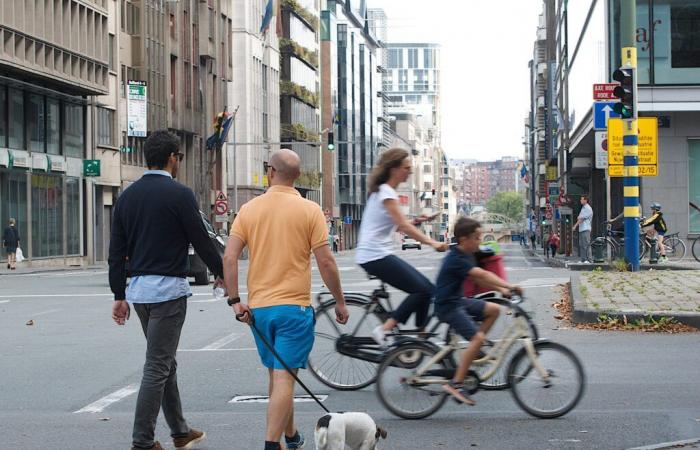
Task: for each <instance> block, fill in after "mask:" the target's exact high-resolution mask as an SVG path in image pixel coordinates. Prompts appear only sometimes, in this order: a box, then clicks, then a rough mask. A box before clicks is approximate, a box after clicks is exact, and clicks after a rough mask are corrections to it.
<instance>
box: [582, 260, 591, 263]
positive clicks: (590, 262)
mask: <svg viewBox="0 0 700 450" xmlns="http://www.w3.org/2000/svg"><path fill="white" fill-rule="evenodd" d="M583 263H584V264H590V263H591V262H590V261H588V260H586V261H584V262H583Z"/></svg>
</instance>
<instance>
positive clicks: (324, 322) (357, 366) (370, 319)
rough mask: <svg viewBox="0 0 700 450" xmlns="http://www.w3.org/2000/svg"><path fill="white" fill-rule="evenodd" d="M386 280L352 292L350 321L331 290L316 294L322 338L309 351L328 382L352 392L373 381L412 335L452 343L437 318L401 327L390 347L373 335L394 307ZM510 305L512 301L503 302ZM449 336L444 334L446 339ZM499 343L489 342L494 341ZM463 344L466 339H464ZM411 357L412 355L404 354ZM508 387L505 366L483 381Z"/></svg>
mask: <svg viewBox="0 0 700 450" xmlns="http://www.w3.org/2000/svg"><path fill="white" fill-rule="evenodd" d="M389 297H390V296H389V293H388V292H387V290H386V286H385V284H384V283H380V286H379V288H377V289H375V290H374V291H372V293H371V294H370V295H367V294H362V293H357V292H348V293H346V294H345V303H346V306H347V308H348V312H349V313H350V318H349V320H348V323H347V324H345V325H339V324H338V323H337V322H336V321H335V299H334V298H333V296H332V295H331V293H330V292H322V293H320V294H318V296H317V297H316V301H317V303H318V305H317V306H316V310H315V316H316V340H315V342H314V347H313V349H312V350H311V354H310V355H309V361H308V367H309V371H310V372H311V373H312V374H313V375H314V376H315V377H316V378H317V379H318V380H319V381H320V382H321V383H323V384H325V385H326V386H329V387H331V388H333V389H337V390H344V391H351V390H356V389H361V388H364V387H366V386H369V385H371V384H372V383H374V382H375V381H376V378H377V367H378V365H379V364H380V363H381V362H382V360H383V359H384V357H385V355H386V352H387V351H390V350H391V349H392V348H395V347H396V346H398V345H400V344H401V343H402V342H404V341H406V340H409V339H413V340H416V339H421V340H424V341H431V340H432V341H435V342H436V345H443V344H444V343H446V342H450V341H452V337H451V336H452V334H453V333H452V332H451V330H449V329H448V327H447V326H446V325H444V324H442V323H441V322H440V321H439V320H437V319H435V318H433V317H431V321H430V323H429V325H430V326H429V327H427V328H426V331H423V330H417V329H406V328H402V329H398V330H395V331H394V332H392V333H389V334H388V336H389V337H390V338H391V339H392V341H393V343H392V345H391V346H390V347H389V348H384V347H382V346H380V345H379V344H378V343H377V342H376V341H375V340H374V339H373V338H372V330H373V329H374V328H375V327H377V326H379V325H381V324H383V323H384V322H385V321H386V320H387V319H388V318H389V315H390V314H391V311H392V310H393V308H392V306H391V302H390V298H389ZM496 297H498V294H496V293H495V292H487V293H484V294H481V295H479V296H477V298H480V299H484V300H486V299H491V298H496ZM503 305H504V306H507V305H508V304H506V303H503ZM514 317H515V314H514V313H513V310H512V309H510V308H506V310H505V312H504V313H503V314H501V318H499V319H498V320H497V321H496V323H495V324H494V326H493V327H492V329H491V331H490V332H489V336H500V335H501V334H502V331H503V330H505V329H506V328H507V327H508V326H509V325H510V322H511V321H512V319H513V318H514ZM529 327H530V328H529V329H530V336H531V337H532V338H533V339H534V340H537V337H538V332H537V328H536V326H535V324H534V322H532V321H529ZM443 336H444V338H443ZM496 342H498V341H497V340H496V341H493V340H492V341H489V344H490V345H494V344H495V343H496ZM461 344H462V345H463V346H465V345H466V343H465V342H463V341H462V342H461ZM402 358H405V359H406V361H409V360H410V355H409V356H407V355H405V354H404V355H403V356H402ZM507 386H508V379H507V373H506V371H505V369H503V370H502V371H499V372H498V373H496V374H495V375H494V376H492V377H490V378H489V379H488V380H487V381H485V382H484V383H482V384H481V385H480V387H481V388H482V389H492V390H497V389H505V388H506V387H507Z"/></svg>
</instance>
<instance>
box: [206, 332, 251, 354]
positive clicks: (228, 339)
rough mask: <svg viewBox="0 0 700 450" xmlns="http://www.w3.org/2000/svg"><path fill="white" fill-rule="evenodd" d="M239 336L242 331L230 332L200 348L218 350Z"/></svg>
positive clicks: (241, 334)
mask: <svg viewBox="0 0 700 450" xmlns="http://www.w3.org/2000/svg"><path fill="white" fill-rule="evenodd" d="M241 336H243V333H231V334H229V335H228V336H224V337H222V338H221V339H219V340H217V341H214V342H212V343H211V344H209V345H207V346H206V347H202V350H218V349H220V348H223V347H226V346H227V345H228V344H230V343H231V342H233V341H235V340H236V339H238V338H239V337H241Z"/></svg>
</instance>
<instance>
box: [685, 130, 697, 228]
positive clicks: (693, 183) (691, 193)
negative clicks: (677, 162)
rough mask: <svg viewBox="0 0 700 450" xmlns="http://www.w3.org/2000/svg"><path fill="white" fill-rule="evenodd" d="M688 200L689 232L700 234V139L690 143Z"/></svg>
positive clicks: (692, 140)
mask: <svg viewBox="0 0 700 450" xmlns="http://www.w3.org/2000/svg"><path fill="white" fill-rule="evenodd" d="M688 199H689V200H690V204H689V205H688V217H689V221H690V223H689V227H688V230H689V231H690V233H700V211H699V210H698V209H697V208H700V139H691V140H690V141H688Z"/></svg>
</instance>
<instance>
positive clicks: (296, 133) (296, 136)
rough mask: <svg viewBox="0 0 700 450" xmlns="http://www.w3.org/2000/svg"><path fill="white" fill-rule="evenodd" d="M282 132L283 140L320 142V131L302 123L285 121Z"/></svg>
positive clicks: (281, 128)
mask: <svg viewBox="0 0 700 450" xmlns="http://www.w3.org/2000/svg"><path fill="white" fill-rule="evenodd" d="M280 134H281V138H282V140H283V141H286V140H293V141H305V142H319V141H320V139H319V135H318V133H316V132H314V131H311V130H309V129H308V128H306V127H305V126H304V125H302V124H300V123H283V124H282V126H281V127H280Z"/></svg>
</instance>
